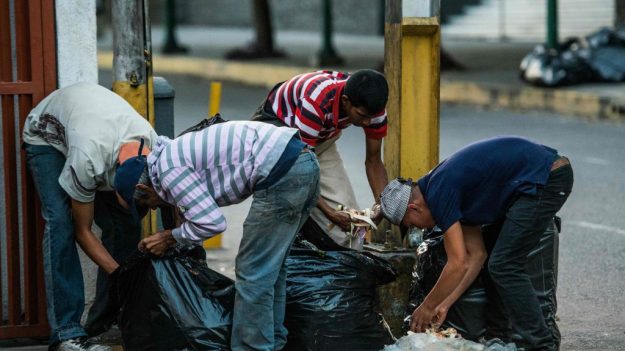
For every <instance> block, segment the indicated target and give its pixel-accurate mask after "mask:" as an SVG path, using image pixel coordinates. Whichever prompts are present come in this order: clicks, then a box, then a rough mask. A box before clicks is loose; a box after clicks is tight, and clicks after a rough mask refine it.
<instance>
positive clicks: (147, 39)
mask: <svg viewBox="0 0 625 351" xmlns="http://www.w3.org/2000/svg"><path fill="white" fill-rule="evenodd" d="M111 13H112V22H113V47H114V49H113V52H114V56H113V91H114V92H115V93H117V94H118V95H120V96H121V97H123V98H124V99H125V100H126V101H128V103H129V104H130V105H131V106H132V107H134V109H135V110H136V111H137V112H138V113H139V114H140V115H141V116H143V117H144V118H146V119H147V120H148V121H150V124H152V125H154V93H153V80H152V41H151V34H150V33H151V32H150V20H149V13H148V4H147V0H144V1H125V0H113V2H112V7H111ZM142 229H143V235H144V236H146V235H148V234H151V233H153V232H154V231H156V216H155V214H154V213H151V214H150V215H148V216H147V217H146V218H145V219H144V220H143V222H142Z"/></svg>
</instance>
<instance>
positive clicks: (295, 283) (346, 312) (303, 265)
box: [285, 240, 396, 351]
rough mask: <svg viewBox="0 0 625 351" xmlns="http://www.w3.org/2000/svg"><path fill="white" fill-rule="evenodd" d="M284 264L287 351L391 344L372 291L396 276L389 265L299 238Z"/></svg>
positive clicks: (359, 254) (373, 346) (361, 348)
mask: <svg viewBox="0 0 625 351" xmlns="http://www.w3.org/2000/svg"><path fill="white" fill-rule="evenodd" d="M286 265H287V297H286V298H287V302H286V318H285V326H286V328H287V329H288V331H289V334H288V339H287V345H286V348H285V350H297V351H301V350H309V351H313V350H314V351H321V350H380V349H382V348H383V347H384V345H387V344H392V343H393V342H394V339H393V336H392V334H391V332H390V330H389V329H388V327H387V325H386V322H385V321H384V319H383V317H382V315H381V314H380V313H378V312H377V308H376V302H375V287H376V286H379V285H383V284H387V283H390V282H392V281H394V280H395V278H396V274H395V272H394V270H393V269H392V267H391V265H390V264H389V263H388V262H386V261H385V260H383V259H380V258H378V257H376V256H374V255H372V254H370V253H368V252H359V251H354V250H349V249H342V250H340V251H322V250H319V249H318V248H316V247H315V246H314V245H312V244H310V243H308V242H307V241H304V240H297V241H296V243H295V244H294V245H293V247H292V248H291V252H290V254H289V256H288V257H287V259H286Z"/></svg>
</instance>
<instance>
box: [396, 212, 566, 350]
mask: <svg viewBox="0 0 625 351" xmlns="http://www.w3.org/2000/svg"><path fill="white" fill-rule="evenodd" d="M560 223H561V220H560V218H559V217H554V221H553V223H552V224H551V225H549V226H548V227H547V229H546V230H545V233H544V234H543V236H542V237H541V239H540V243H539V244H538V246H537V247H536V248H535V249H534V250H532V251H531V252H530V253H529V254H528V260H527V263H526V266H525V267H526V270H527V272H528V273H529V276H530V279H531V281H532V285H533V286H534V290H535V291H536V294H537V296H538V300H539V302H540V306H541V309H542V311H543V315H544V317H545V320H546V322H547V327H548V328H550V330H551V332H552V335H553V338H554V340H555V341H556V344H558V345H559V344H560V339H561V337H560V331H559V329H558V326H557V324H556V312H557V306H558V305H557V300H556V287H557V278H558V246H559V233H560ZM499 229H500V226H499V225H493V226H484V227H483V229H482V232H483V233H484V243H485V246H486V250H487V252H489V253H490V251H492V248H493V247H494V243H495V242H496V240H497V233H499ZM491 233H493V234H491ZM442 234H443V233H442V232H440V231H438V230H434V231H430V232H427V233H426V234H425V236H424V239H425V241H424V244H425V245H424V246H426V247H427V251H425V252H424V253H423V254H421V255H419V257H418V260H417V264H416V265H415V271H414V273H413V276H414V277H415V279H414V280H413V285H412V288H411V290H410V300H409V304H408V306H407V311H406V312H407V317H406V323H405V324H404V327H405V328H406V329H407V328H408V327H409V318H410V316H411V314H412V312H413V311H414V309H415V308H416V307H417V306H419V305H420V304H421V302H423V300H424V299H425V296H427V294H428V293H429V292H430V290H432V288H433V287H434V284H435V283H436V281H437V280H438V277H439V276H440V273H441V272H442V270H443V267H444V266H445V263H446V262H447V255H446V254H445V248H444V246H443V240H442ZM485 266H487V265H485ZM491 288H492V283H491V280H490V278H489V276H488V272H487V271H486V270H484V269H483V270H482V271H481V272H480V274H479V276H478V278H477V279H476V281H475V282H473V284H472V285H471V286H470V287H469V288H468V289H467V291H465V293H464V294H463V295H462V296H461V297H460V298H459V299H458V301H456V303H455V304H454V305H453V306H452V308H451V309H450V311H449V312H448V313H447V320H446V321H445V322H444V323H443V325H442V326H443V327H444V328H447V327H453V328H455V329H457V330H458V332H459V333H460V334H461V335H462V336H463V337H464V338H465V339H469V340H478V339H479V338H480V337H482V336H484V335H485V333H486V329H487V328H490V329H497V330H498V331H503V332H505V333H507V334H509V335H510V337H511V338H512V339H513V340H514V339H516V338H517V337H518V336H516V335H515V333H514V331H513V330H512V326H511V324H510V322H509V320H508V319H507V317H506V316H505V312H503V311H502V313H493V309H495V308H497V306H500V304H499V303H498V301H493V299H496V298H497V297H495V295H496V294H492V293H489V290H490V289H491Z"/></svg>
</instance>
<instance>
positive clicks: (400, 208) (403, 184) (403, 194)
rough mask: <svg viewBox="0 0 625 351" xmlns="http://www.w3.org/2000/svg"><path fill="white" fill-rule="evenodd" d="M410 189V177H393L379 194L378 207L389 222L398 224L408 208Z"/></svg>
mask: <svg viewBox="0 0 625 351" xmlns="http://www.w3.org/2000/svg"><path fill="white" fill-rule="evenodd" d="M411 191H412V179H408V180H404V179H402V178H397V179H393V180H392V181H391V182H390V183H388V185H387V186H386V187H385V188H384V190H383V191H382V194H381V195H380V207H381V209H382V214H383V215H384V217H386V219H388V220H389V221H390V222H391V223H393V224H396V225H399V224H401V220H402V219H403V218H404V215H405V214H406V210H407V209H408V201H410V193H411Z"/></svg>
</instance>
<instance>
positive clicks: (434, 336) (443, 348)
mask: <svg viewBox="0 0 625 351" xmlns="http://www.w3.org/2000/svg"><path fill="white" fill-rule="evenodd" d="M383 351H517V348H516V346H515V345H514V344H504V343H503V342H501V341H499V340H495V341H493V342H489V343H486V344H481V343H477V342H473V341H470V340H465V339H463V338H462V337H460V336H459V335H458V334H457V333H456V332H455V330H454V329H452V328H450V329H447V330H445V331H443V333H441V332H434V331H432V330H428V331H426V332H425V333H412V332H408V335H406V336H404V337H402V338H401V339H399V340H397V342H396V343H395V344H393V345H387V346H386V347H384V350H383Z"/></svg>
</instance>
